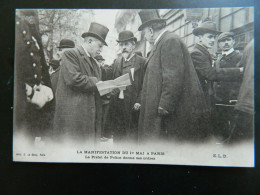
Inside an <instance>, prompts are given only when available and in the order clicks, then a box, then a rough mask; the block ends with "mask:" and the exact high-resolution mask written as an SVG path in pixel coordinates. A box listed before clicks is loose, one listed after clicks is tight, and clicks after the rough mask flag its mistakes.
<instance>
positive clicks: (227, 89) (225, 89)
mask: <svg viewBox="0 0 260 195" xmlns="http://www.w3.org/2000/svg"><path fill="white" fill-rule="evenodd" d="M241 57H242V54H241V53H240V52H239V51H233V52H232V53H231V54H229V55H227V56H223V55H219V57H218V59H217V61H216V67H217V68H220V69H221V68H238V67H239V65H240V63H239V62H240V60H241ZM242 76H243V73H242V72H236V73H234V74H233V75H232V76H230V77H229V78H227V79H224V80H222V81H218V82H215V83H214V90H215V99H216V102H217V103H223V104H229V100H237V96H238V92H239V89H240V86H241V81H242Z"/></svg>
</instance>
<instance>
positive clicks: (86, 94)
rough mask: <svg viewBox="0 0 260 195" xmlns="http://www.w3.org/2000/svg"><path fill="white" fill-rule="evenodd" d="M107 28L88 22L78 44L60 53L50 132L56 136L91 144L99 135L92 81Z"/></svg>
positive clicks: (97, 101) (97, 78)
mask: <svg viewBox="0 0 260 195" xmlns="http://www.w3.org/2000/svg"><path fill="white" fill-rule="evenodd" d="M108 31H109V29H108V28H107V27H105V26H103V25H101V24H98V23H91V25H90V28H89V31H88V32H86V33H83V34H82V38H84V42H83V44H82V46H80V47H77V48H75V49H71V50H68V51H65V52H64V55H63V57H62V61H61V62H62V66H61V69H60V74H59V80H58V84H57V91H56V110H55V116H54V131H55V134H56V136H57V137H59V138H69V139H71V141H77V142H80V141H82V142H84V143H89V144H94V141H95V140H96V139H99V138H100V133H101V120H102V102H101V99H100V95H99V93H98V90H97V87H96V83H97V82H99V81H100V80H101V70H100V67H99V65H98V64H97V63H96V61H95V60H94V58H95V57H96V56H97V55H99V54H100V53H101V52H102V49H103V46H104V45H107V44H106V42H105V38H106V36H107V33H108Z"/></svg>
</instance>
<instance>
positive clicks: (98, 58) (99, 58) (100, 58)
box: [95, 55, 105, 60]
mask: <svg viewBox="0 0 260 195" xmlns="http://www.w3.org/2000/svg"><path fill="white" fill-rule="evenodd" d="M95 59H96V60H105V59H104V58H103V57H102V55H97V56H96V57H95Z"/></svg>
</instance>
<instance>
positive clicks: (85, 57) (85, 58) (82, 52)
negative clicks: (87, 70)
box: [78, 46, 94, 70]
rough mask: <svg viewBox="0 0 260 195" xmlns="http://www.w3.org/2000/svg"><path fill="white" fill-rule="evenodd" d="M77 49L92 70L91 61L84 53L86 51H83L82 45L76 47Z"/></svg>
mask: <svg viewBox="0 0 260 195" xmlns="http://www.w3.org/2000/svg"><path fill="white" fill-rule="evenodd" d="M78 50H79V53H80V54H81V56H82V57H83V59H84V60H85V61H86V62H87V63H88V64H89V66H90V67H91V69H92V70H94V68H93V64H92V63H91V61H90V59H89V57H88V55H87V54H86V52H85V51H84V49H83V47H82V46H80V47H79V48H78Z"/></svg>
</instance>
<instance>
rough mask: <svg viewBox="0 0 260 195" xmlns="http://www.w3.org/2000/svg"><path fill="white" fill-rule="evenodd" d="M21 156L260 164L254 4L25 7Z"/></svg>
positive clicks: (17, 113) (19, 13)
mask: <svg viewBox="0 0 260 195" xmlns="http://www.w3.org/2000/svg"><path fill="white" fill-rule="evenodd" d="M15 14H16V15H15V18H16V21H15V58H14V59H15V63H14V112H13V161H15V162H72V163H128V164H165V165H199V166H225V167H254V166H255V157H254V114H255V107H254V7H221V8H192V9H191V8H190V9H16V11H15Z"/></svg>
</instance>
